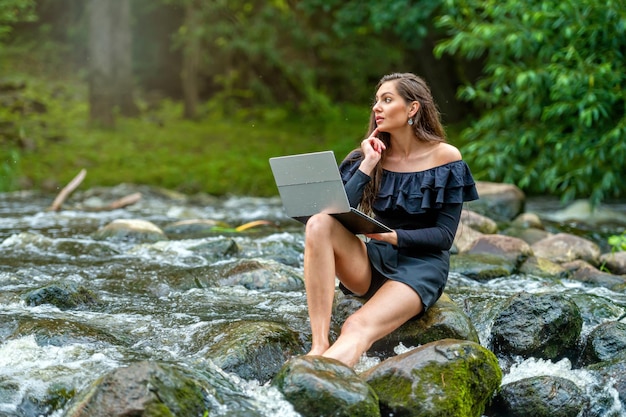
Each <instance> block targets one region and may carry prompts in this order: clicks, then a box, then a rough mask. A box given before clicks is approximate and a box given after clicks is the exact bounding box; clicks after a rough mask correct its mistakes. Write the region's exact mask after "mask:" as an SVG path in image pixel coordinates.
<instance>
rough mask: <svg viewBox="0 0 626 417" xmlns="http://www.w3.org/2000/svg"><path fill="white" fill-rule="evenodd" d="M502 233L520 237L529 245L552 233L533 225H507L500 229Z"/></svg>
mask: <svg viewBox="0 0 626 417" xmlns="http://www.w3.org/2000/svg"><path fill="white" fill-rule="evenodd" d="M502 234H503V235H505V236H511V237H515V238H518V239H522V240H523V241H524V242H526V243H528V244H529V245H533V244H535V243H537V242H539V241H540V240H542V239H545V238H547V237H550V236H552V233H550V232H546V231H545V230H543V229H537V228H534V227H528V228H522V227H517V226H511V227H507V228H506V229H504V230H503V231H502Z"/></svg>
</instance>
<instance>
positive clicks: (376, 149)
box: [359, 128, 387, 175]
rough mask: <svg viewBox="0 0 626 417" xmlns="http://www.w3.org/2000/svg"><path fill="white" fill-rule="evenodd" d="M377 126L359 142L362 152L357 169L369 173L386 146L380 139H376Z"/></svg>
mask: <svg viewBox="0 0 626 417" xmlns="http://www.w3.org/2000/svg"><path fill="white" fill-rule="evenodd" d="M377 135H378V128H376V129H374V131H373V132H372V133H371V135H369V137H367V138H366V139H364V140H363V141H362V142H361V151H362V152H363V161H362V162H361V166H360V167H359V169H360V170H361V171H363V173H365V174H367V175H370V174H371V173H372V171H373V170H374V168H375V167H376V164H378V161H380V158H381V157H382V153H383V151H384V150H385V149H386V148H387V147H386V146H385V144H384V143H383V141H382V140H380V139H378V137H377Z"/></svg>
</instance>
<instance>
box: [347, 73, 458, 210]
mask: <svg viewBox="0 0 626 417" xmlns="http://www.w3.org/2000/svg"><path fill="white" fill-rule="evenodd" d="M388 81H393V82H394V84H395V87H396V90H398V94H400V96H401V97H402V98H404V100H405V101H406V103H407V104H409V103H411V102H413V101H417V102H418V103H419V104H420V106H419V109H418V111H417V113H416V114H415V116H413V132H414V133H415V139H416V140H419V141H423V142H445V141H446V133H445V131H444V129H443V125H442V124H441V115H440V113H439V110H438V108H437V105H436V104H435V101H434V100H433V96H432V94H431V92H430V88H429V87H428V85H427V84H426V82H425V81H424V80H423V79H422V78H420V77H418V76H417V75H415V74H411V73H393V74H388V75H385V76H384V77H383V78H381V80H380V81H379V82H378V85H377V86H376V91H378V89H379V88H380V86H381V85H383V83H386V82H388ZM374 129H376V116H375V114H374V111H373V110H372V113H371V115H370V122H369V128H368V130H367V135H365V137H366V138H368V137H369V136H370V135H371V134H372V132H373V131H374ZM378 138H379V139H380V140H382V141H383V143H384V144H385V145H386V146H387V149H389V148H390V147H391V136H390V135H389V133H387V132H380V133H379V134H378ZM355 151H360V148H357V149H355ZM351 155H353V158H354V159H360V158H363V155H362V154H361V152H356V153H351ZM355 155H356V156H355ZM384 158H385V154H384V153H383V157H382V158H381V160H380V161H379V162H378V164H377V165H376V168H375V169H374V172H373V173H372V181H370V182H369V183H368V184H367V186H366V187H365V190H364V191H363V197H362V198H361V203H360V206H361V209H362V210H363V211H364V212H366V213H371V212H372V204H373V203H374V200H375V199H376V195H377V194H378V190H379V189H380V182H381V178H382V170H383V169H382V165H383V160H384Z"/></svg>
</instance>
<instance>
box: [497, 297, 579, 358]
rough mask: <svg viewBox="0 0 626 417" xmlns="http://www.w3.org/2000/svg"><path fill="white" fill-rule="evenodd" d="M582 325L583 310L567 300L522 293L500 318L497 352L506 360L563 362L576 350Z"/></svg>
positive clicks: (504, 310) (501, 313)
mask: <svg viewBox="0 0 626 417" xmlns="http://www.w3.org/2000/svg"><path fill="white" fill-rule="evenodd" d="M582 323H583V320H582V316H581V314H580V310H579V309H578V307H577V306H576V304H575V303H574V302H572V301H570V300H568V299H567V298H565V297H563V296H561V295H558V294H529V293H525V292H522V293H519V294H517V295H514V296H513V297H511V298H510V299H509V302H508V304H507V305H506V306H505V307H504V309H503V310H502V311H501V312H500V314H499V315H498V317H496V319H495V321H494V323H493V327H492V330H491V334H492V343H493V349H494V352H496V353H498V354H503V355H505V356H507V355H508V356H514V355H520V356H522V357H524V358H528V357H536V358H543V359H560V358H563V357H566V356H568V355H571V354H572V352H573V351H574V350H575V348H576V343H577V341H578V338H579V336H580V332H581V330H582Z"/></svg>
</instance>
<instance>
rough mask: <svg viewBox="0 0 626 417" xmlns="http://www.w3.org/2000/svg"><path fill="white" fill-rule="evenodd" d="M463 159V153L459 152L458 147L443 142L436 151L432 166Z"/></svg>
mask: <svg viewBox="0 0 626 417" xmlns="http://www.w3.org/2000/svg"><path fill="white" fill-rule="evenodd" d="M462 159H463V156H462V155H461V151H459V150H458V149H457V147H456V146H454V145H452V144H450V143H447V142H441V143H439V144H438V145H437V147H436V148H435V149H434V152H433V163H432V165H433V166H441V165H446V164H449V163H451V162H456V161H460V160H462Z"/></svg>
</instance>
